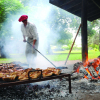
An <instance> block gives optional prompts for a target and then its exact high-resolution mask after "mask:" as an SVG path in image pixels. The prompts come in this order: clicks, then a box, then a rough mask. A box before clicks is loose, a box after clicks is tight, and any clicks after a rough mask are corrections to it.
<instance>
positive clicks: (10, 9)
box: [0, 0, 23, 57]
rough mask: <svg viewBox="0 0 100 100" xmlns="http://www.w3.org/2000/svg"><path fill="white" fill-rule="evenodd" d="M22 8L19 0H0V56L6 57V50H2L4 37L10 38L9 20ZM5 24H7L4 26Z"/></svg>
mask: <svg viewBox="0 0 100 100" xmlns="http://www.w3.org/2000/svg"><path fill="white" fill-rule="evenodd" d="M22 8H23V5H22V4H21V2H20V1H19V0H1V1H0V52H1V57H6V52H5V50H4V45H5V39H6V38H8V39H10V37H11V32H10V29H11V22H12V21H13V20H14V19H15V18H16V14H17V13H18V12H19V11H20V10H21V9H22ZM9 16H10V17H11V18H10V17H9ZM12 16H13V17H12ZM6 25H8V26H7V27H6ZM5 27H6V28H5Z"/></svg>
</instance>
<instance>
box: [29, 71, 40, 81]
mask: <svg viewBox="0 0 100 100" xmlns="http://www.w3.org/2000/svg"><path fill="white" fill-rule="evenodd" d="M36 71H41V75H40V78H42V70H31V71H29V72H28V78H29V80H30V79H31V77H30V72H36Z"/></svg>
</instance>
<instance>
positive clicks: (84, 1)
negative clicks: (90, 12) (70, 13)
mask: <svg viewBox="0 0 100 100" xmlns="http://www.w3.org/2000/svg"><path fill="white" fill-rule="evenodd" d="M81 23H82V27H81V37H82V62H83V63H84V62H86V60H87V59H88V43H87V0H82V16H81Z"/></svg>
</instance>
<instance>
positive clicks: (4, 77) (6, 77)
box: [2, 74, 17, 81]
mask: <svg viewBox="0 0 100 100" xmlns="http://www.w3.org/2000/svg"><path fill="white" fill-rule="evenodd" d="M16 77H17V76H16V75H10V74H9V75H4V76H3V77H2V80H4V81H14V80H15V78H16Z"/></svg>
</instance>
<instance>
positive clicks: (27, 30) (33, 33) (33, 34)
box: [21, 22, 38, 40]
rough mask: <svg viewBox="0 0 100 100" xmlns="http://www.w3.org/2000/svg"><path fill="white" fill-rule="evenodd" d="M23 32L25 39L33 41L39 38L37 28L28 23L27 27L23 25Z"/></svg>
mask: <svg viewBox="0 0 100 100" xmlns="http://www.w3.org/2000/svg"><path fill="white" fill-rule="evenodd" d="M21 31H22V33H23V36H25V37H30V38H33V40H35V39H36V40H37V38H38V33H37V28H36V26H35V24H33V23H30V22H27V25H26V27H25V26H24V24H22V25H21Z"/></svg>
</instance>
